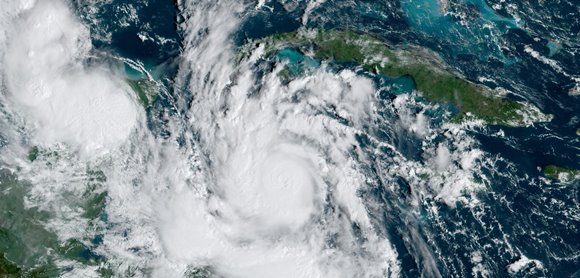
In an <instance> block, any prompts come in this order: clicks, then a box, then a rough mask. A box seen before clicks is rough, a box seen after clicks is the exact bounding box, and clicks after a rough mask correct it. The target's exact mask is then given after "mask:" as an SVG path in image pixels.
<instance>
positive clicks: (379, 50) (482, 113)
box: [238, 29, 552, 126]
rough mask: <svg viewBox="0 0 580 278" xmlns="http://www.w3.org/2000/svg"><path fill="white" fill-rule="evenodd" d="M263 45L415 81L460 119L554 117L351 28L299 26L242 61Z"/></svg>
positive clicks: (508, 121)
mask: <svg viewBox="0 0 580 278" xmlns="http://www.w3.org/2000/svg"><path fill="white" fill-rule="evenodd" d="M258 46H262V47H264V53H263V56H264V57H271V56H272V55H274V54H276V53H279V52H280V51H284V50H286V49H294V50H297V51H300V52H301V53H303V54H304V55H307V56H311V57H312V58H314V59H317V60H320V61H330V62H333V63H338V64H341V63H342V64H354V65H357V66H360V67H362V69H364V70H366V71H367V72H369V73H371V74H375V75H380V76H385V77H390V78H399V77H408V78H410V79H411V80H412V83H413V89H415V90H417V91H418V92H419V93H420V94H421V96H422V97H424V98H425V99H426V100H427V101H430V102H435V103H449V104H452V105H453V106H454V107H455V108H456V109H457V111H458V112H457V113H456V115H455V119H456V120H459V121H461V120H464V119H468V118H477V119H480V120H483V121H485V122H486V123H488V124H497V125H506V126H527V125H530V124H532V123H535V122H547V121H550V120H551V118H552V116H551V115H546V114H544V113H542V112H541V111H540V110H539V109H538V108H537V107H535V106H533V105H532V104H529V103H526V102H520V101H514V100H509V99H507V98H505V97H502V96H500V95H501V94H500V93H498V92H497V91H494V90H492V89H490V88H488V87H486V86H483V85H480V84H476V83H473V82H471V81H469V80H467V79H466V78H464V77H463V76H462V75H461V74H460V73H459V72H457V71H456V70H454V69H452V68H451V67H450V66H449V65H448V64H446V63H445V62H444V61H443V60H442V59H441V58H440V57H439V56H438V55H437V54H436V53H434V52H433V51H430V50H428V49H425V48H422V47H418V46H413V45H404V46H396V45H391V44H388V43H387V42H385V41H383V40H380V39H378V38H376V37H374V36H372V35H369V34H364V33H357V32H354V31H349V30H319V29H310V30H306V29H301V30H299V31H295V32H289V33H279V34H274V35H271V36H269V37H265V38H262V39H260V40H257V41H253V42H250V43H248V44H246V45H244V46H242V47H241V51H240V55H239V57H238V62H239V61H241V60H243V59H246V58H247V57H249V55H250V53H251V52H252V50H254V49H256V48H257V47H258Z"/></svg>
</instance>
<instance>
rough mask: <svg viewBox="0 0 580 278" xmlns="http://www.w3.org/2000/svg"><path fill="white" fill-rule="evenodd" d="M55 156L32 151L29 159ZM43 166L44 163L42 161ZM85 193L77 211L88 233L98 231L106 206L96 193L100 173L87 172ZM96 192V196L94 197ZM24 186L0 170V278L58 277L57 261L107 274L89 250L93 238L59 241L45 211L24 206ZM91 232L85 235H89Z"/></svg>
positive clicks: (12, 176) (101, 181)
mask: <svg viewBox="0 0 580 278" xmlns="http://www.w3.org/2000/svg"><path fill="white" fill-rule="evenodd" d="M54 155H55V154H54V153H52V152H47V151H45V150H42V149H40V148H38V147H33V148H32V149H31V150H30V152H29V154H28V159H29V160H31V161H35V160H38V159H45V158H46V157H49V158H51V157H53V156H54ZM42 162H44V161H42ZM84 178H85V181H86V186H87V193H86V194H85V196H83V197H85V198H84V199H83V200H82V201H81V202H80V203H79V204H78V207H79V208H80V209H82V211H83V212H84V213H83V217H85V218H86V219H87V221H88V223H89V226H88V228H89V230H97V229H98V226H99V225H100V224H99V223H100V220H101V219H100V218H101V217H102V215H103V213H104V212H103V211H104V205H105V196H106V195H105V193H102V192H101V193H99V190H97V189H96V188H98V187H101V184H102V183H103V182H105V180H106V177H105V176H104V174H103V172H101V171H99V170H92V169H87V172H86V176H85V177H84ZM94 191H96V192H97V193H95V192H94ZM26 194H27V185H26V182H24V181H20V180H18V179H17V178H16V176H14V175H13V174H11V173H9V172H7V171H4V170H0V277H31V278H34V277H38V278H40V277H58V276H60V273H61V271H62V269H59V267H58V266H57V265H56V261H57V260H67V261H74V262H78V263H81V264H85V265H91V266H101V267H100V268H99V273H101V276H102V277H109V276H110V275H106V271H107V270H108V269H107V268H106V267H102V266H103V264H104V258H102V257H101V256H99V255H97V254H95V253H93V252H92V251H91V250H90V249H89V247H88V246H89V245H91V244H92V243H91V241H93V239H92V238H84V239H82V240H79V239H69V240H66V241H64V242H63V241H61V240H59V238H58V236H57V235H56V234H55V233H54V232H52V231H50V230H49V229H47V228H46V226H45V224H46V223H47V222H48V221H49V219H50V215H49V213H48V212H46V211H42V210H39V209H38V208H35V207H27V206H26V205H25V197H26ZM93 233H94V232H91V231H88V234H93Z"/></svg>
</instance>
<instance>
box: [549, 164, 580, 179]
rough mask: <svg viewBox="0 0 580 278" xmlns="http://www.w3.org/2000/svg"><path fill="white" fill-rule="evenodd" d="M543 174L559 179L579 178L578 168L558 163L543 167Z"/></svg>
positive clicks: (579, 171)
mask: <svg viewBox="0 0 580 278" xmlns="http://www.w3.org/2000/svg"><path fill="white" fill-rule="evenodd" d="M543 172H544V175H545V176H547V177H549V178H552V179H555V180H559V181H564V182H566V181H572V180H575V179H580V170H578V169H572V168H569V167H564V166H558V165H547V166H545V167H544V169H543Z"/></svg>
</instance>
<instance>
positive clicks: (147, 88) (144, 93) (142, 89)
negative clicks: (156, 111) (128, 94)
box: [127, 79, 159, 107]
mask: <svg viewBox="0 0 580 278" xmlns="http://www.w3.org/2000/svg"><path fill="white" fill-rule="evenodd" d="M127 83H128V84H129V86H130V87H131V89H133V91H134V92H135V93H136V94H137V98H138V99H139V102H141V104H142V105H143V106H144V107H149V106H150V105H151V104H153V101H155V99H156V98H157V95H158V90H159V88H158V85H157V83H155V81H152V80H148V79H139V80H132V79H128V80H127Z"/></svg>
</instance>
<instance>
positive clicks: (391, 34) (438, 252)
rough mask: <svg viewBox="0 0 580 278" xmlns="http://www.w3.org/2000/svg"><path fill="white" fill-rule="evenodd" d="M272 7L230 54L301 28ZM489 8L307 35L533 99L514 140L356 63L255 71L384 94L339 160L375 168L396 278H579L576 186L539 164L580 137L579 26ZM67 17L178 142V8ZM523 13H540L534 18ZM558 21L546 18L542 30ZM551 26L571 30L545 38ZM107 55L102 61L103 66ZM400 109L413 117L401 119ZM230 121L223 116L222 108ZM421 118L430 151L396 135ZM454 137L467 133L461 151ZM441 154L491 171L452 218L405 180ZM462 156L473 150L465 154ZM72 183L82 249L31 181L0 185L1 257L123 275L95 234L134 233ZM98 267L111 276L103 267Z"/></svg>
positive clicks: (334, 15)
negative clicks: (531, 121)
mask: <svg viewBox="0 0 580 278" xmlns="http://www.w3.org/2000/svg"><path fill="white" fill-rule="evenodd" d="M266 2H267V3H266V4H267V5H266V6H264V7H262V8H259V9H254V7H251V8H249V9H250V10H249V11H247V12H245V13H242V14H243V16H242V15H241V16H240V17H242V19H243V20H242V22H241V24H240V27H239V28H237V29H236V30H235V32H234V34H232V36H231V37H232V38H231V39H232V40H233V41H234V42H235V43H236V44H237V45H236V46H241V45H243V44H245V43H246V42H248V41H250V40H251V39H259V38H263V37H267V36H269V35H272V34H275V33H279V32H288V31H293V30H296V29H298V28H300V27H305V26H302V23H301V22H302V18H301V17H302V16H303V12H304V11H305V9H306V7H307V3H305V2H299V3H296V5H294V4H292V5H291V4H289V3H288V2H292V1H280V2H278V1H266ZM496 2H498V3H493V1H479V0H467V1H459V0H458V1H449V3H450V6H449V7H448V10H447V11H442V7H441V6H440V1H435V0H426V1H418V0H402V1H380V2H376V1H358V2H353V1H340V0H336V1H330V0H329V1H325V2H323V3H321V4H320V5H318V6H317V7H316V8H314V9H313V10H312V11H311V17H310V19H309V20H308V22H307V23H306V27H316V28H329V29H332V28H341V29H349V30H350V29H352V30H355V31H358V32H365V33H370V34H373V35H375V36H377V37H379V38H381V39H384V40H385V41H389V42H390V43H394V44H396V43H402V44H415V45H419V46H422V47H425V48H428V49H431V50H432V51H435V52H436V53H438V54H439V55H440V56H441V57H442V58H443V59H444V60H445V61H446V62H447V63H448V64H449V65H450V66H451V67H453V68H454V69H456V70H457V71H459V72H461V73H462V74H463V75H465V78H467V79H469V80H471V81H473V82H476V83H477V82H484V83H485V84H486V85H488V86H491V87H504V88H506V89H507V90H508V91H509V92H511V93H509V94H508V97H509V98H511V99H517V100H527V101H530V102H531V103H533V104H534V105H536V106H538V107H539V108H540V109H541V110H542V111H544V112H546V113H549V114H553V115H554V119H553V120H552V121H551V122H549V123H540V124H535V125H532V126H529V127H517V128H512V127H505V126H489V125H484V126H474V127H463V128H464V129H463V130H462V131H461V132H458V131H457V130H455V129H454V128H453V127H449V126H448V125H446V124H447V123H448V122H449V116H448V114H450V113H455V112H457V111H456V109H455V108H454V107H452V106H451V105H449V104H439V105H433V104H430V103H427V102H425V101H424V100H423V99H422V98H421V97H420V96H418V95H416V94H413V89H414V88H415V86H414V84H413V80H412V79H411V78H409V77H406V76H403V77H398V78H388V77H384V76H374V75H372V74H369V73H368V72H365V71H364V70H362V69H360V68H358V67H357V66H356V65H352V64H340V63H332V62H328V61H327V62H324V61H320V60H317V59H315V58H312V57H309V55H306V54H304V53H301V52H299V51H297V50H295V49H292V48H285V49H282V50H281V51H279V52H277V53H276V55H275V58H273V59H264V60H261V61H259V62H258V63H257V65H258V66H256V67H255V68H252V70H253V71H254V73H255V74H256V76H267V75H268V73H269V72H270V71H271V69H272V65H275V64H276V63H279V62H283V63H285V64H286V69H287V71H288V76H287V78H289V79H288V80H292V79H294V78H299V77H303V76H309V75H310V74H312V73H313V72H316V71H317V70H320V68H321V67H322V66H324V67H327V68H328V71H329V72H331V73H338V72H340V71H341V70H343V69H349V70H352V71H353V72H356V73H357V74H358V75H360V76H366V77H368V78H371V79H372V81H373V82H374V83H373V84H374V85H375V86H376V87H377V88H378V90H377V93H376V95H373V96H372V97H373V105H374V106H375V108H376V111H377V118H376V119H372V120H369V122H368V123H365V124H363V125H362V128H361V131H360V132H359V133H357V136H356V144H355V145H353V146H352V153H351V154H349V155H350V156H351V157H355V158H357V157H358V156H359V155H360V154H361V153H364V154H365V155H367V156H368V157H369V158H370V159H369V160H368V161H363V160H362V159H361V160H357V161H358V162H360V164H361V165H358V166H360V168H361V169H364V174H365V178H366V181H367V183H368V184H366V185H367V186H366V187H364V188H363V189H362V190H361V191H360V192H358V193H357V194H358V195H359V196H361V197H362V198H363V199H364V200H365V201H367V202H368V204H369V206H368V207H367V209H368V213H369V215H370V218H371V221H372V222H373V225H374V227H376V229H377V231H379V232H378V233H379V235H380V236H382V237H384V238H388V240H389V242H391V243H392V245H393V246H394V249H395V250H396V252H397V254H398V257H397V260H398V262H399V263H400V266H401V273H400V274H401V276H402V277H419V276H425V277H436V276H438V275H440V276H441V277H481V276H484V275H483V274H485V273H486V274H487V275H488V276H490V277H575V276H577V275H578V273H579V271H580V261H579V256H578V253H579V250H580V242H578V240H577V239H578V238H579V237H580V234H579V229H580V223H579V221H578V219H579V216H580V214H579V213H580V211H579V210H578V201H579V198H580V195H579V191H578V187H579V186H580V184H579V182H578V180H577V179H576V180H572V181H570V182H561V181H558V180H556V179H553V178H550V177H547V176H546V175H544V174H543V173H542V171H541V169H542V168H543V167H544V166H547V165H560V166H564V167H570V168H576V169H580V145H579V144H580V141H579V139H578V135H577V130H578V128H580V102H579V101H578V96H571V95H570V94H569V93H568V92H569V91H570V89H571V88H572V87H573V86H574V85H575V83H574V82H575V81H574V80H573V79H572V78H571V77H574V76H578V74H579V73H580V62H579V61H578V59H577V58H576V57H578V55H580V53H579V52H578V51H579V49H580V45H579V43H578V41H577V40H576V39H577V37H574V36H577V34H578V30H580V29H579V28H580V27H579V25H578V23H574V22H572V21H573V20H574V19H575V18H567V17H565V16H558V15H561V14H566V13H568V12H567V11H566V10H570V7H569V4H570V3H569V2H563V3H562V5H561V7H560V8H561V10H554V11H549V10H548V9H557V8H558V7H554V6H550V7H549V8H547V7H543V6H542V5H539V4H538V3H535V2H534V3H531V2H530V3H528V2H526V1H515V2H514V3H513V4H514V5H515V6H516V7H519V11H520V13H519V14H517V15H518V16H519V17H518V20H516V18H515V17H514V16H513V15H512V14H510V13H509V12H508V10H509V9H508V8H506V7H504V6H501V5H500V8H498V9H497V10H494V9H493V8H492V6H493V4H498V5H499V4H500V3H499V1H496ZM73 4H74V6H75V9H76V13H77V15H78V16H79V17H80V18H82V19H83V20H84V21H83V22H85V24H87V25H88V26H89V27H90V28H91V31H92V36H93V37H92V41H93V45H94V46H95V51H96V53H97V54H98V53H101V54H102V53H108V54H110V55H113V56H116V57H120V58H126V59H129V60H130V61H132V62H136V63H141V64H143V65H144V70H145V71H147V72H148V73H150V74H151V75H152V77H153V78H154V79H155V80H157V81H159V82H160V83H161V84H163V88H164V91H163V94H162V97H159V98H156V99H155V101H154V103H153V105H152V106H151V107H149V108H147V114H146V117H147V127H148V128H149V129H150V130H152V132H153V133H154V134H155V136H157V137H158V138H169V137H170V135H171V134H172V133H178V132H180V129H179V128H175V127H174V126H171V124H168V122H169V120H168V117H169V116H168V115H171V116H173V117H176V118H178V119H179V121H178V122H179V123H181V124H183V125H184V126H186V124H185V123H189V122H191V121H194V120H192V118H189V115H187V114H186V113H184V111H185V110H187V109H189V108H190V106H193V105H194V104H195V103H196V101H197V99H196V98H197V97H200V96H199V95H198V93H199V92H195V91H190V90H188V87H187V82H189V81H182V83H179V84H180V86H175V84H176V83H177V82H176V79H177V76H178V74H177V73H178V68H179V66H180V62H181V60H180V59H181V58H183V57H181V56H180V55H181V53H182V51H183V48H182V47H183V44H182V42H183V39H184V34H183V29H180V28H179V27H178V26H179V24H180V23H182V21H183V20H184V19H183V18H181V16H182V14H181V13H180V10H179V7H178V6H176V3H174V2H171V1H149V2H147V4H143V3H141V2H135V3H133V1H128V0H114V1H111V2H110V3H108V4H104V5H102V6H100V8H99V9H98V12H97V13H87V11H88V10H91V9H93V8H94V6H92V5H91V4H89V3H87V2H84V1H73ZM128 4H131V6H132V7H134V8H135V10H136V12H137V14H139V19H138V20H136V21H130V22H129V23H128V25H127V24H121V23H120V22H122V18H123V17H124V16H126V13H125V12H123V11H122V10H121V7H126V6H127V5H128ZM567 5H568V6H567ZM201 8H203V7H202V5H200V9H201ZM533 11H537V13H534V14H531V13H532V12H533ZM554 14H555V16H554V17H553V18H552V17H550V16H549V15H554ZM537 15H543V16H544V18H543V21H544V24H545V26H540V25H537V24H539V23H538V21H537V20H534V19H537V18H535V17H536V16H537ZM576 15H577V13H576ZM94 19H98V20H96V21H95V20H94ZM566 19H567V20H568V21H565V20H566ZM560 27H561V29H566V30H567V31H566V32H564V31H547V30H557V29H558V28H560ZM206 31H207V30H206ZM101 33H109V34H110V40H107V39H103V38H104V37H103V36H98V35H99V34H101ZM138 34H144V35H147V36H151V37H155V36H158V37H159V38H163V40H162V41H164V42H165V43H163V44H160V43H156V42H155V41H154V40H143V39H141V38H140V37H139V35H138ZM198 35H199V37H201V38H203V37H204V36H207V35H208V34H204V32H203V30H202V31H200V34H198ZM575 38H576V39H575ZM157 41H159V40H157ZM526 47H531V48H533V49H534V50H536V51H537V52H538V53H539V55H541V56H542V57H547V58H550V59H552V60H553V61H554V62H555V63H557V65H558V66H559V69H558V68H554V67H551V66H550V65H548V64H546V63H545V60H544V61H542V60H540V59H537V58H534V57H533V56H532V55H530V53H529V52H526ZM108 54H106V55H102V56H103V57H102V58H101V59H103V60H107V59H108V57H109V56H108ZM97 56H98V55H97ZM121 65H123V67H124V69H125V73H126V75H127V76H126V77H128V78H130V79H135V80H139V79H144V78H146V77H147V76H146V75H145V74H144V73H143V72H141V71H138V70H135V69H133V68H131V67H128V66H127V64H122V63H121ZM208 80H209V78H208ZM198 81H199V80H198ZM191 82H194V81H191ZM200 82H207V84H205V85H207V86H208V87H211V86H212V85H213V84H212V83H211V82H210V81H200ZM253 82H255V83H256V84H254V85H255V86H256V87H259V86H263V84H261V83H260V82H261V80H259V79H258V80H256V81H253ZM407 96H409V97H408V98H405V97H407ZM400 102H403V103H405V105H407V106H401V105H399V104H398V103H400ZM323 108H325V109H326V110H324V109H322V108H321V109H320V110H321V111H319V113H321V115H324V116H329V117H331V118H333V119H340V122H341V123H343V124H344V125H345V126H349V124H351V123H350V122H349V120H350V119H345V118H341V115H340V113H339V112H337V111H336V110H335V109H336V107H329V108H327V107H323ZM199 109H203V107H200V108H199ZM333 109H334V110H333ZM224 111H226V112H223V113H224V114H227V109H224ZM419 114H421V115H425V116H426V117H427V119H428V121H429V125H430V127H431V128H432V129H434V130H436V132H434V133H429V134H430V136H431V137H429V138H423V137H421V136H417V135H416V133H413V132H411V131H409V130H408V129H405V127H404V126H403V124H401V123H403V122H404V121H405V120H407V118H412V119H414V120H415V121H416V119H417V118H416V117H417V115H419ZM405 117H407V118H405ZM181 128H184V127H181ZM459 133H461V134H467V135H465V136H464V137H461V136H463V135H461V134H459ZM457 138H460V139H457ZM464 138H469V139H470V140H473V141H474V142H473V143H470V144H467V143H465V142H464V141H461V140H463V139H464ZM294 139H295V140H299V139H300V138H294ZM454 139H457V142H456V141H453V140H454ZM196 140H199V134H196V131H191V133H187V136H186V135H184V136H181V137H179V138H178V139H177V140H176V141H177V145H179V146H182V147H183V146H189V145H194V146H197V145H196V144H198V143H199V142H198V141H196ZM465 140H467V139H465ZM450 141H453V142H455V144H450V146H449V148H450V151H451V152H453V153H454V154H457V155H462V154H466V153H469V152H470V151H473V150H478V151H482V152H484V153H485V157H486V158H489V159H488V160H485V159H480V160H477V161H475V162H474V163H475V164H476V165H477V167H476V168H477V169H478V171H477V172H475V173H474V174H473V175H472V179H471V180H473V181H475V182H476V183H478V184H481V185H482V187H481V188H480V189H478V190H476V191H474V192H473V193H466V194H463V195H462V197H464V198H466V199H468V200H477V202H476V203H474V202H456V203H454V204H453V205H452V206H450V205H448V204H446V203H445V202H443V201H441V199H440V198H438V197H437V196H438V195H437V188H431V187H428V186H427V185H426V184H428V181H429V180H430V179H436V178H437V177H434V176H421V175H418V176H419V180H413V179H411V178H409V175H407V174H408V173H409V172H413V171H417V169H419V168H421V167H427V168H428V167H432V165H433V164H434V163H436V162H434V160H433V159H432V158H431V157H430V156H429V155H430V154H429V153H428V152H427V151H426V150H427V149H429V148H431V149H437V146H438V145H439V144H446V143H447V142H450ZM192 142H193V143H192ZM381 142H382V143H384V145H381V144H380V143H381ZM463 145H469V147H467V148H465V149H462V146H463ZM387 146H389V147H387ZM323 147H324V146H323ZM0 150H2V149H1V148H0ZM398 157H403V158H405V159H406V160H407V161H410V162H412V163H413V164H412V165H414V166H416V167H415V168H404V169H400V168H399V167H401V163H400V161H398V160H396V159H395V158H398ZM453 163H454V164H455V165H454V166H455V167H456V168H457V169H458V172H460V170H462V169H463V168H464V167H465V168H467V166H465V165H463V164H462V161H461V160H456V161H455V162H453ZM208 164H209V165H211V164H212V162H211V161H210V162H208ZM81 178H82V179H86V180H87V181H88V182H94V183H93V184H91V185H92V186H93V188H95V189H99V190H100V191H98V190H95V191H89V192H87V193H86V195H83V196H84V199H83V200H84V201H86V203H85V202H80V203H79V207H82V208H84V209H86V210H87V211H91V212H92V214H91V215H90V216H87V217H86V218H90V219H91V223H92V225H94V226H91V229H92V230H91V233H90V236H87V237H85V238H82V239H81V241H82V242H80V243H77V242H75V241H66V240H65V241H62V240H59V239H57V238H56V235H55V234H54V233H52V232H50V231H47V228H46V227H45V226H44V225H43V224H44V223H46V222H47V221H48V220H49V219H50V217H51V216H50V215H46V214H44V213H42V212H37V211H35V210H34V209H30V208H26V207H25V206H24V204H25V203H24V196H25V195H26V192H25V191H26V189H25V188H27V187H26V186H27V185H26V183H25V182H20V183H19V182H17V181H16V180H15V178H14V177H13V176H11V175H8V174H6V175H4V174H3V175H2V176H1V178H0V179H1V180H2V184H1V185H2V186H4V188H3V189H2V190H5V189H6V188H8V187H10V190H11V191H10V194H11V195H10V194H7V195H3V196H11V197H10V198H12V199H10V202H3V203H2V205H0V207H3V208H4V212H3V213H4V214H5V215H6V214H7V213H8V214H10V216H6V217H3V218H2V219H1V220H0V227H1V228H2V229H3V230H2V232H4V231H8V232H5V233H0V251H2V252H4V253H5V254H8V255H9V256H8V257H9V259H10V260H11V261H14V262H18V264H19V265H20V266H21V267H23V268H25V267H26V268H32V267H34V266H35V265H42V264H45V265H50V264H48V263H47V262H50V260H51V258H57V257H59V256H61V257H66V258H69V259H72V260H73V261H75V262H77V263H79V264H80V265H83V266H90V267H96V268H99V269H100V273H101V274H102V276H103V277H109V276H107V275H109V274H110V273H112V272H115V270H116V267H119V268H120V266H119V265H107V262H108V261H109V260H110V258H109V257H107V255H110V253H106V252H104V251H103V250H102V244H103V241H104V240H105V239H106V238H105V237H106V236H104V235H105V234H106V233H107V231H115V232H117V233H119V234H121V235H123V236H125V238H126V239H127V240H128V239H129V238H130V237H131V229H126V230H123V229H125V228H124V227H123V226H122V223H111V222H110V219H109V217H108V215H107V212H106V208H107V206H108V204H109V203H108V202H111V200H110V199H109V197H108V195H107V193H106V192H103V190H104V188H106V186H104V185H105V184H106V178H104V179H103V178H102V177H101V176H100V175H98V174H95V173H94V172H91V171H90V170H87V171H86V173H84V174H83V175H82V177H81ZM421 179H423V180H421ZM139 182H140V181H139V180H138V179H136V180H133V181H132V184H131V186H135V187H137V186H138V185H139ZM445 182H447V183H448V184H459V183H462V182H464V180H462V179H460V178H457V179H455V180H454V179H450V180H444V181H442V182H441V184H440V185H441V186H445V185H446V184H445ZM2 192H8V191H2ZM211 193H214V192H211ZM329 198H330V197H329ZM330 203H331V204H332V202H330ZM334 209H336V210H339V209H337V208H336V207H332V206H328V207H325V208H324V210H325V211H332V210H334ZM19 219H30V221H31V223H32V224H31V225H30V226H27V228H23V227H21V222H19ZM351 226H352V227H350V228H351V230H353V231H355V232H354V233H355V234H356V231H360V227H357V224H356V223H351ZM14 238H16V239H14ZM361 241H363V240H362V236H361ZM325 244H326V245H328V246H332V245H333V244H334V242H333V240H332V237H330V236H329V237H328V242H327V243H325ZM23 246H24V247H23ZM26 246H29V247H26ZM63 248H64V249H66V250H69V251H68V252H67V251H66V250H64V251H63ZM147 248H148V246H145V245H144V246H131V247H130V248H127V249H124V250H123V252H127V253H128V254H132V255H134V256H135V257H141V256H143V257H146V256H147V255H148V254H149V253H150V252H151V251H150V250H148V249H147ZM9 249H10V250H9ZM15 249H19V251H18V252H15V251H14V250H15ZM21 250H22V251H21ZM353 253H354V252H353ZM357 254H358V253H357ZM361 256H362V255H361ZM525 259H528V260H527V261H526V260H525ZM517 262H522V267H521V268H520V269H517V271H512V270H510V266H513V265H514V263H517ZM103 265H104V266H106V267H101V266H103ZM516 265H517V264H516ZM74 267H77V266H66V267H61V268H59V269H57V270H51V272H48V273H50V275H49V276H48V277H51V275H52V276H56V275H57V274H55V273H61V274H62V273H67V271H70V269H71V268H74ZM136 268H137V267H135V269H136ZM135 269H131V267H130V268H129V271H128V272H125V273H130V272H131V271H134V272H135V273H137V272H138V271H137V270H135ZM144 269H147V268H146V267H144ZM481 269H483V270H481ZM479 270H481V271H482V272H478V271H479ZM147 271H148V270H146V271H144V272H142V273H147ZM194 277H196V276H194Z"/></svg>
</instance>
